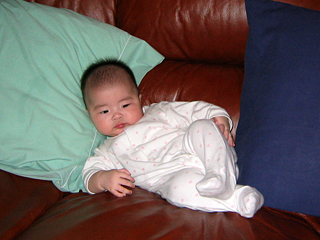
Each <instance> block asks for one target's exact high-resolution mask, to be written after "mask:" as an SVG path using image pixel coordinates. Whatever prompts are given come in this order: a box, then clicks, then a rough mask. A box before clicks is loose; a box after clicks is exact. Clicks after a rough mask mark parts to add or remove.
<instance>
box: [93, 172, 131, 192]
mask: <svg viewBox="0 0 320 240" xmlns="http://www.w3.org/2000/svg"><path fill="white" fill-rule="evenodd" d="M133 183H134V179H133V177H131V174H130V172H129V171H128V170H127V169H124V168H123V169H113V170H108V171H99V172H97V173H95V174H94V175H93V176H92V177H91V179H90V180H89V184H90V185H91V186H92V185H96V187H99V188H100V189H101V188H102V189H103V191H105V190H108V191H109V192H111V193H112V194H113V195H115V196H116V197H124V196H126V195H127V194H131V193H132V190H130V189H132V188H134V187H135V185H134V184H133ZM93 187H94V186H93ZM89 188H90V187H89ZM90 191H92V190H91V189H90Z"/></svg>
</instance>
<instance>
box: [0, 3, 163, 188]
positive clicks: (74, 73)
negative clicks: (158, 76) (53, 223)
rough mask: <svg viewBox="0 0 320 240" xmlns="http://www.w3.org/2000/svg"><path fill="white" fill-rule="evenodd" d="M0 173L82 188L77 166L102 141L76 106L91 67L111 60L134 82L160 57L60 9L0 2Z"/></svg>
mask: <svg viewBox="0 0 320 240" xmlns="http://www.w3.org/2000/svg"><path fill="white" fill-rule="evenodd" d="M0 16H1V18H0V56H1V58H0V66H1V71H0V104H1V108H0V152H1V157H0V169H3V170H4V171H8V172H12V173H14V174H17V175H21V176H26V177H30V178H37V179H43V180H50V181H53V183H54V184H55V185H56V186H57V187H58V188H59V189H60V190H62V191H70V192H77V191H79V190H84V187H83V184H82V178H81V171H82V168H83V164H84V162H85V161H86V159H87V157H88V156H89V155H91V154H92V150H93V149H94V148H95V147H97V146H98V145H99V143H100V142H101V141H103V139H104V136H102V135H100V134H99V133H97V131H96V129H95V128H94V126H93V124H92V123H91V120H90V118H89V117H88V114H87V112H86V110H85V107H84V104H83V102H82V96H81V91H80V86H79V79H80V77H81V74H82V72H83V71H84V70H85V69H86V67H88V65H89V64H91V63H92V62H94V61H96V60H98V59H101V58H117V59H121V60H122V61H124V62H126V63H127V64H128V65H129V66H130V67H131V68H132V70H133V72H134V74H135V76H136V78H137V81H138V83H140V81H141V79H142V78H143V76H144V75H145V74H146V73H147V72H148V71H149V70H150V69H152V68H153V67H154V66H155V65H157V64H158V63H160V62H161V61H162V60H163V56H161V55H160V54H159V53H158V52H157V51H155V50H154V49H153V48H152V47H150V46H149V45H148V44H147V43H146V42H145V41H143V40H140V39H138V38H135V37H133V36H131V35H129V34H128V33H126V32H124V31H122V30H120V29H118V28H116V27H114V26H111V25H108V24H105V23H102V22H99V21H97V20H94V19H91V18H88V17H85V16H82V15H80V14H77V13H75V12H72V11H70V10H66V9H58V8H53V7H49V6H45V5H40V4H36V3H28V2H25V1H22V0H16V1H14V0H7V1H3V0H0Z"/></svg>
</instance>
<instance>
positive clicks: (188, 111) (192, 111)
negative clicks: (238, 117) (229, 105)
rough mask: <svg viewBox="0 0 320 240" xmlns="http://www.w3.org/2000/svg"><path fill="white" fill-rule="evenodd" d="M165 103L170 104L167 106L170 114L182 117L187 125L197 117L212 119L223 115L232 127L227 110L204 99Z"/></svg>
mask: <svg viewBox="0 0 320 240" xmlns="http://www.w3.org/2000/svg"><path fill="white" fill-rule="evenodd" d="M164 104H166V103H164ZM167 104H169V105H170V106H168V107H167V109H169V111H170V112H171V114H170V115H172V116H173V118H175V119H178V118H183V119H184V121H185V122H187V123H188V125H189V124H191V123H192V122H194V121H196V120H199V119H212V118H214V117H218V116H224V117H226V118H228V120H229V124H230V129H232V126H233V124H232V120H231V118H230V116H229V114H228V113H227V111H226V110H225V109H223V108H221V107H219V106H216V105H214V104H211V103H207V102H204V101H193V102H172V103H167Z"/></svg>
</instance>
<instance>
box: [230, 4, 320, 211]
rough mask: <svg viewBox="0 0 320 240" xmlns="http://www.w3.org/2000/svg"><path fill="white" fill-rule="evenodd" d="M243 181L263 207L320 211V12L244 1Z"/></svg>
mask: <svg viewBox="0 0 320 240" xmlns="http://www.w3.org/2000/svg"><path fill="white" fill-rule="evenodd" d="M246 10H247V16H248V24H249V36H248V42H247V48H246V56H245V79H244V83H243V90H242V96H241V110H240V113H241V116H240V121H239V126H238V129H237V142H236V151H237V154H238V157H239V162H238V163H239V168H240V177H239V183H240V184H248V185H251V186H253V187H256V188H257V189H258V190H259V191H261V193H262V194H263V195H264V197H265V206H268V207H273V208H278V209H283V210H288V211H294V212H300V213H306V214H310V215H317V216H320V97H319V94H320V12H319V11H315V10H309V9H306V8H302V7H297V6H292V5H289V4H285V3H280V2H274V1H269V0H246Z"/></svg>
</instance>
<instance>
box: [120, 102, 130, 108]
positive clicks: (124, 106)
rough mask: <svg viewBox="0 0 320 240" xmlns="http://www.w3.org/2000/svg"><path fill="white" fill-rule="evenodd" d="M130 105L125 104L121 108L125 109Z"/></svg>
mask: <svg viewBox="0 0 320 240" xmlns="http://www.w3.org/2000/svg"><path fill="white" fill-rule="evenodd" d="M129 105H130V104H129V103H128V104H125V105H123V106H122V108H126V107H128V106H129Z"/></svg>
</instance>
